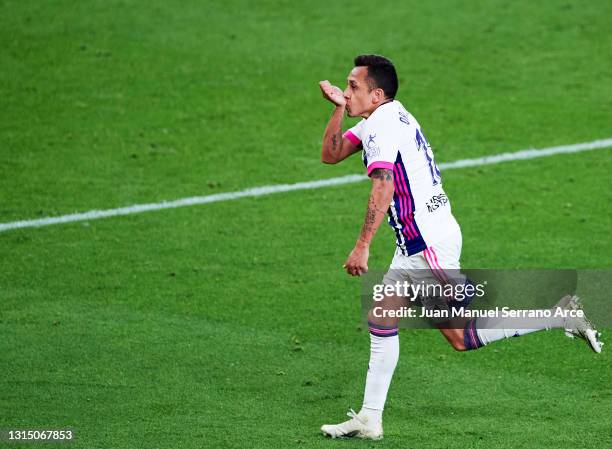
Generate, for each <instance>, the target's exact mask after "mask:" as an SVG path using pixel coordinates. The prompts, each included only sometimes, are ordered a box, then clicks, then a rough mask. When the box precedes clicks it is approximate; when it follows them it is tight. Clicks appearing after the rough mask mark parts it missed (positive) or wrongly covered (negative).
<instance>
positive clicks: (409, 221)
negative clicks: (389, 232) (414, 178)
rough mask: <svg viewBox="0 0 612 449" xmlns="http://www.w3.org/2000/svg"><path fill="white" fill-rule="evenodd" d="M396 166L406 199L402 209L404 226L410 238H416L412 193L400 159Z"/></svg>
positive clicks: (417, 234)
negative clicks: (408, 231) (404, 207)
mask: <svg viewBox="0 0 612 449" xmlns="http://www.w3.org/2000/svg"><path fill="white" fill-rule="evenodd" d="M396 166H397V171H398V173H399V180H398V181H399V184H400V185H401V186H402V190H403V197H404V199H405V200H406V202H407V203H408V204H407V206H406V210H405V211H404V216H403V217H402V218H403V220H402V221H403V224H404V225H405V226H406V228H409V229H410V231H411V232H410V234H411V235H410V237H411V238H417V237H418V236H419V233H418V232H417V230H416V229H415V227H414V216H413V212H414V203H413V202H412V195H411V194H410V185H409V184H408V180H407V176H406V173H404V170H403V168H404V167H403V166H402V163H401V161H400V162H397V163H396Z"/></svg>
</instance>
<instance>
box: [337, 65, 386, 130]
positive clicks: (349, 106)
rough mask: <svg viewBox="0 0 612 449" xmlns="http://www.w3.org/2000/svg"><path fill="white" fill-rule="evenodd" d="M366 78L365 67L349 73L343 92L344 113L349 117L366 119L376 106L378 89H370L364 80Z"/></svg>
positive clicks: (354, 69) (366, 69) (366, 71)
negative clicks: (344, 101)
mask: <svg viewBox="0 0 612 449" xmlns="http://www.w3.org/2000/svg"><path fill="white" fill-rule="evenodd" d="M367 76H368V68H367V67H355V68H353V70H351V73H349V76H348V78H347V81H348V84H347V86H346V89H345V90H344V98H345V99H346V111H347V113H348V115H349V117H359V116H361V117H364V118H367V117H369V115H370V114H371V113H372V112H373V111H374V109H376V106H377V105H378V96H379V93H378V92H377V91H380V89H370V86H369V85H368V82H367V80H366V78H367Z"/></svg>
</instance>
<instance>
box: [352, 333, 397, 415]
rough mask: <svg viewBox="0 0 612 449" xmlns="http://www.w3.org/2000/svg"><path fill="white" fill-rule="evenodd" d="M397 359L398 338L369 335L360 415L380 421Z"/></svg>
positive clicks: (395, 336)
mask: <svg viewBox="0 0 612 449" xmlns="http://www.w3.org/2000/svg"><path fill="white" fill-rule="evenodd" d="M398 358H399V337H398V336H397V335H393V336H389V337H379V336H377V335H372V334H370V363H369V365H368V375H367V377H366V385H365V393H364V395H363V407H362V409H361V411H360V412H359V414H360V415H362V416H366V417H368V418H369V419H371V420H373V421H381V420H382V412H383V409H384V408H385V401H386V399H387V392H388V391H389V385H391V379H392V378H393V372H394V371H395V366H396V365H397V360H398Z"/></svg>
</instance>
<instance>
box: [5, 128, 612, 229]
mask: <svg viewBox="0 0 612 449" xmlns="http://www.w3.org/2000/svg"><path fill="white" fill-rule="evenodd" d="M610 147H612V138H610V139H604V140H595V141H593V142H585V143H577V144H574V145H564V146H558V147H550V148H541V149H530V150H521V151H516V152H514V153H502V154H496V155H493V156H485V157H479V158H474V159H461V160H458V161H454V162H443V163H441V164H439V167H440V170H451V169H455V168H464V167H476V166H482V165H491V164H499V163H500V162H506V161H518V160H525V159H535V158H538V157H546V156H552V155H555V154H563V153H579V152H581V151H589V150H598V149H604V148H610ZM366 179H368V178H367V177H366V176H365V175H348V176H340V177H338V178H330V179H320V180H317V181H308V182H298V183H295V184H276V185H269V186H262V187H253V188H250V189H246V190H240V191H238V192H226V193H217V194H214V195H206V196H192V197H190V198H182V199H178V200H174V201H162V202H160V203H150V204H135V205H133V206H127V207H120V208H117V209H106V210H90V211H88V212H82V213H76V214H70V215H61V216H59V217H47V218H37V219H32V220H20V221H13V222H8V223H0V232H4V231H8V230H11V229H21V228H32V227H38V226H49V225H54V224H60V223H71V222H75V221H89V220H97V219H99V218H106V217H117V216H121V215H132V214H139V213H142V212H149V211H154V210H162V209H174V208H177V207H184V206H195V205H198V204H207V203H216V202H219V201H230V200H237V199H239V198H248V197H257V196H263V195H271V194H273V193H281V192H291V191H294V190H311V189H320V188H322V187H328V186H338V185H342V184H352V183H355V182H360V181H364V180H366Z"/></svg>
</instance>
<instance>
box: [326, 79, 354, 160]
mask: <svg viewBox="0 0 612 449" xmlns="http://www.w3.org/2000/svg"><path fill="white" fill-rule="evenodd" d="M319 87H320V88H321V92H322V93H323V97H324V98H326V99H327V100H329V101H330V102H332V103H333V104H334V105H335V106H336V107H335V108H334V112H333V114H332V116H331V118H330V119H329V122H328V123H327V126H326V127H325V134H323V145H322V148H321V161H323V162H324V163H326V164H337V163H338V162H340V161H343V160H344V159H346V158H347V157H349V156H350V155H351V154H353V153H356V152H357V151H358V150H359V147H358V146H357V145H355V144H354V143H353V142H351V141H350V140H349V139H347V138H346V137H343V136H342V120H343V119H344V112H345V109H346V100H345V99H344V95H343V94H342V91H341V90H340V89H339V88H338V87H336V86H332V85H331V84H330V83H329V81H321V82H320V83H319Z"/></svg>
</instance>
